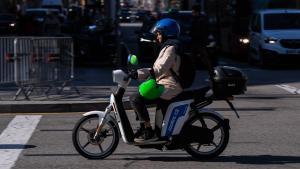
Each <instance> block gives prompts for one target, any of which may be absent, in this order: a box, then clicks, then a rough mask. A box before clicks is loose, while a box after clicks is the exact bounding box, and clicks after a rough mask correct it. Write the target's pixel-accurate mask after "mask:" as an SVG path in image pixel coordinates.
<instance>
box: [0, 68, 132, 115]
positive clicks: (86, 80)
mask: <svg viewBox="0 0 300 169" xmlns="http://www.w3.org/2000/svg"><path fill="white" fill-rule="evenodd" d="M111 71H112V69H111V68H76V69H75V78H74V81H73V85H74V86H75V87H76V88H77V89H78V90H79V92H80V95H79V94H77V93H76V91H75V90H74V89H72V88H71V87H70V86H67V87H65V88H64V90H63V92H62V93H61V94H57V92H56V90H55V89H52V90H51V91H50V93H49V95H48V97H47V96H46V95H45V94H44V92H45V91H46V88H36V89H34V91H33V92H32V94H31V95H30V97H29V99H30V100H26V99H25V97H24V95H23V94H21V95H20V96H19V97H17V100H14V96H15V94H16V92H17V90H18V87H16V86H15V85H2V86H0V113H24V112H26V113H44V112H86V111H91V110H103V109H104V108H105V107H106V106H107V105H108V103H109V96H110V94H111V91H113V90H115V88H116V84H114V83H113V82H112V77H111ZM136 90H137V89H136V87H135V86H130V87H129V88H128V90H127V92H126V93H125V97H124V101H125V102H127V103H125V107H126V108H128V106H129V105H128V95H129V94H130V93H132V92H133V91H136Z"/></svg>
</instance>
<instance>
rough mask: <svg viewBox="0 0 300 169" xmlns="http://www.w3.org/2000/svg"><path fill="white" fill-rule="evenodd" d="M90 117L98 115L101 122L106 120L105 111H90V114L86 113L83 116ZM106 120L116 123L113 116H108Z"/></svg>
mask: <svg viewBox="0 0 300 169" xmlns="http://www.w3.org/2000/svg"><path fill="white" fill-rule="evenodd" d="M90 115H97V116H98V117H99V121H100V120H101V119H102V118H104V116H105V112H104V111H89V112H86V113H84V114H83V116H90ZM104 120H106V121H113V122H116V120H115V118H114V117H112V116H111V115H108V116H106V118H105V119H104ZM116 124H117V123H116Z"/></svg>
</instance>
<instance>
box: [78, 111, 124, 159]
mask: <svg viewBox="0 0 300 169" xmlns="http://www.w3.org/2000/svg"><path fill="white" fill-rule="evenodd" d="M98 124H99V118H98V116H97V115H90V116H85V117H83V118H81V119H80V120H79V121H78V122H77V124H76V125H75V127H74V129H73V133H72V140H73V145H74V147H75V149H76V150H77V152H78V153H79V154H81V155H82V156H84V157H85V158H88V159H103V158H105V157H107V156H109V155H111V154H112V153H113V152H114V151H115V149H116V148H117V146H118V144H119V130H118V128H117V125H116V124H115V122H113V121H107V122H105V124H104V126H103V128H102V129H101V131H100V133H99V135H98V136H97V137H96V138H95V137H94V136H95V133H96V130H97V127H98Z"/></svg>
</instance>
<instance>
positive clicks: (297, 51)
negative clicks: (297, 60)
mask: <svg viewBox="0 0 300 169" xmlns="http://www.w3.org/2000/svg"><path fill="white" fill-rule="evenodd" d="M286 53H287V54H300V50H287V51H286Z"/></svg>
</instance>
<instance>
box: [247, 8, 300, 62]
mask: <svg viewBox="0 0 300 169" xmlns="http://www.w3.org/2000/svg"><path fill="white" fill-rule="evenodd" d="M249 59H250V61H258V63H259V64H260V65H261V66H272V65H274V64H279V63H280V64H281V63H283V62H285V61H291V60H294V59H296V60H300V10H293V9H272V10H271V9H269V10H261V11H258V12H255V13H254V14H253V16H252V19H251V23H250V56H249ZM297 63H298V62H297Z"/></svg>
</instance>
